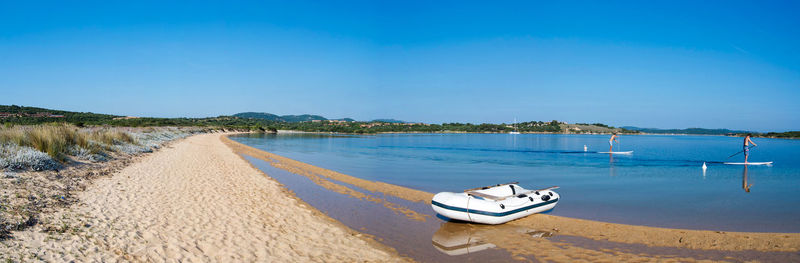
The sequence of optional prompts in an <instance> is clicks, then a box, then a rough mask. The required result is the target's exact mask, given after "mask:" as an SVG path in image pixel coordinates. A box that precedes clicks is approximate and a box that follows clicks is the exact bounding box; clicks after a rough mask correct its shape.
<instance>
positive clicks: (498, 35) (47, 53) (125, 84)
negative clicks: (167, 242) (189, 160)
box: [0, 1, 800, 131]
mask: <svg viewBox="0 0 800 263" xmlns="http://www.w3.org/2000/svg"><path fill="white" fill-rule="evenodd" d="M433 2H434V1H421V2H413V1H397V2H394V3H390V2H386V1H363V2H350V1H330V2H327V3H321V2H303V1H282V2H269V3H265V2H242V1H220V2H205V1H197V2H195V1H192V2H177V1H154V2H147V1H119V2H117V1H75V2H69V3H67V2H66V1H53V2H38V1H2V2H0V92H1V93H2V94H0V104H17V105H28V106H40V107H47V108H58V109H65V110H74V111H92V112H103V113H111V114H119V115H135V116H159V117H176V116H188V117H205V116H217V115H226V114H233V113H237V112H241V111H260V112H271V113H276V114H302V113H313V114H321V115H323V116H326V117H329V118H339V117H352V118H355V119H359V120H369V119H374V118H396V119H402V120H409V121H424V122H432V123H438V122H445V121H446V122H450V121H458V122H473V123H480V122H495V123H499V122H511V121H512V120H513V118H515V117H516V118H517V119H519V120H523V121H525V120H552V119H557V120H562V121H567V122H603V123H607V124H611V125H615V126H622V125H634V126H640V127H659V128H685V127H706V128H733V129H747V130H757V131H786V130H800V16H798V15H797V13H798V12H800V5H798V3H799V2H797V1H786V2H764V1H752V2H739V1H718V2H715V1H686V2H680V1H630V2H616V1H610V2H609V1H588V2H562V1H522V2H505V1H503V2H502V3H503V4H502V5H488V4H486V3H471V2H465V1H452V2H448V1H435V3H433Z"/></svg>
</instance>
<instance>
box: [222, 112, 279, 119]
mask: <svg viewBox="0 0 800 263" xmlns="http://www.w3.org/2000/svg"><path fill="white" fill-rule="evenodd" d="M233 117H239V118H246V119H262V120H268V121H283V119H281V116H278V115H275V114H272V113H266V112H242V113H236V114H234V115H233Z"/></svg>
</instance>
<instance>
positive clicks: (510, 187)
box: [431, 183, 559, 225]
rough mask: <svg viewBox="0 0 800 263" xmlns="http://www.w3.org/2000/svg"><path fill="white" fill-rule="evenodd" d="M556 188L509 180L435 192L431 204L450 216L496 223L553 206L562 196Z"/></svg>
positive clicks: (483, 222)
mask: <svg viewBox="0 0 800 263" xmlns="http://www.w3.org/2000/svg"><path fill="white" fill-rule="evenodd" d="M553 189H558V186H553V187H550V188H545V189H539V190H528V189H525V188H522V187H520V186H519V185H517V183H508V184H498V185H494V186H486V187H479V188H473V189H467V190H464V192H463V193H451V192H441V193H438V194H436V195H434V196H433V200H432V201H431V207H433V210H434V211H436V213H439V214H440V215H442V216H445V217H447V218H451V219H456V220H462V221H469V222H475V223H482V224H491V225H496V224H502V223H505V222H508V221H511V220H514V219H518V218H521V217H525V216H528V215H532V214H535V213H541V212H544V211H547V210H550V209H553V207H555V206H556V203H558V199H559V196H558V194H557V193H556V192H553V191H552V190H553Z"/></svg>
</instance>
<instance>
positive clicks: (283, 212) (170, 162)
mask: <svg viewBox="0 0 800 263" xmlns="http://www.w3.org/2000/svg"><path fill="white" fill-rule="evenodd" d="M220 137H221V135H220V134H205V135H196V136H192V137H189V138H187V139H184V140H182V141H180V142H177V143H175V144H173V145H172V146H171V147H168V148H167V149H164V150H161V151H158V152H156V153H153V154H151V155H149V156H146V157H144V158H142V159H141V160H140V161H139V162H136V163H134V164H132V165H130V166H128V167H126V168H124V169H123V170H121V171H120V172H118V173H116V174H114V175H113V176H112V177H110V178H104V179H100V180H98V181H96V182H95V183H94V184H93V185H92V186H91V187H89V188H88V189H87V190H86V191H85V192H82V193H81V194H80V195H79V199H80V201H79V203H78V204H77V205H75V206H73V207H71V208H70V209H68V210H66V211H62V212H60V213H57V214H56V215H54V218H53V219H51V220H49V223H46V224H42V225H41V226H38V227H36V228H33V229H30V230H27V231H23V232H16V233H14V236H15V238H14V239H10V240H6V241H4V242H2V245H0V258H4V259H12V260H29V259H34V260H45V261H70V260H77V261H102V262H109V261H184V260H188V261H192V262H194V261H198V262H199V261H223V262H229V261H280V262H286V261H291V262H306V261H324V262H331V261H337V262H341V261H345V262H360V261H381V262H385V261H403V260H405V259H403V258H399V257H398V256H397V254H396V253H395V252H394V251H393V250H392V249H391V248H388V247H385V246H383V245H380V244H379V243H377V242H375V241H374V240H372V239H371V238H369V237H367V236H364V235H361V234H359V233H358V232H355V231H353V230H351V229H349V228H346V227H344V226H343V225H341V224H340V223H338V222H335V221H334V220H332V219H330V218H329V217H327V216H325V215H324V214H322V213H320V212H318V211H316V210H315V209H313V208H311V207H309V206H308V205H306V204H305V203H303V202H302V201H299V200H298V199H297V198H295V197H294V196H293V195H292V194H291V193H290V192H288V191H286V190H285V189H284V188H283V187H282V186H280V184H278V183H277V182H275V181H274V180H272V179H270V178H268V177H266V176H264V174H263V173H262V172H260V171H259V170H257V169H255V168H253V167H252V166H251V165H249V163H247V161H245V160H243V159H242V158H241V157H239V156H238V155H236V154H235V153H234V152H233V151H232V150H231V149H230V148H228V147H225V145H224V144H223V143H222V142H221V141H220ZM54 222H57V223H54ZM48 224H49V226H50V227H53V225H54V224H62V228H61V229H62V230H63V231H61V232H63V233H60V234H59V233H53V232H52V231H51V232H49V233H45V232H41V229H42V228H43V227H46V225H48Z"/></svg>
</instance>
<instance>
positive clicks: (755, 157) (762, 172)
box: [231, 134, 800, 232]
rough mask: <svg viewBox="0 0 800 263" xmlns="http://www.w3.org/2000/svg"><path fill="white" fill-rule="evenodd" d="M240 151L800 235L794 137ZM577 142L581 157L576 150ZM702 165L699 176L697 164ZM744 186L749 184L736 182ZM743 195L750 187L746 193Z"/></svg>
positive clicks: (578, 213) (515, 140) (613, 212)
mask: <svg viewBox="0 0 800 263" xmlns="http://www.w3.org/2000/svg"><path fill="white" fill-rule="evenodd" d="M231 138H232V139H234V140H236V141H239V142H242V143H244V144H247V145H250V146H253V147H256V148H259V149H263V150H265V151H269V152H272V153H275V154H278V155H282V156H286V157H289V158H292V159H295V160H298V161H302V162H306V163H309V164H312V165H316V166H320V167H324V168H327V169H331V170H335V171H338V172H342V173H345V174H349V175H352V176H356V177H360V178H364V179H368V180H376V181H382V182H387V183H391V184H396V185H402V186H406V187H410V188H415V189H420V190H424V191H428V192H432V193H435V192H440V191H460V190H462V189H466V188H472V187H477V186H484V185H490V184H497V183H504V182H512V181H518V182H520V184H521V185H522V186H525V187H528V188H541V187H548V186H553V185H558V186H560V187H561V189H559V190H557V191H558V192H559V193H560V194H561V196H562V201H561V202H559V204H558V206H557V207H556V209H555V210H553V211H552V212H551V213H552V214H554V215H562V216H569V217H576V218H585V219H592V220H600V221H606V222H616V223H626V224H636V225H649V226H660V227H676V228H689V229H710V230H725V231H759V232H800V224H799V223H798V222H800V209H797V208H798V205H800V155H798V153H800V141H798V140H784V139H762V138H757V139H754V140H755V141H756V143H757V144H758V145H759V147H757V148H754V149H753V150H752V151H751V152H752V153H751V156H750V161H751V162H756V161H773V162H775V163H774V165H773V166H750V167H743V166H734V165H724V164H722V162H725V161H742V159H743V157H742V155H737V156H734V157H732V158H730V159H727V157H728V156H729V155H731V154H733V153H736V152H738V151H740V150H741V142H742V139H741V138H733V137H723V136H660V135H639V136H622V138H620V142H621V145H620V146H619V147H617V146H615V151H617V150H622V151H631V150H632V151H634V153H633V154H632V155H614V156H610V155H608V154H600V153H594V152H595V151H607V150H608V136H604V135H541V134H521V135H509V134H383V135H366V136H356V135H325V134H279V135H263V134H262V135H245V136H237V137H231ZM584 145H587V147H588V152H584V151H583V146H584ZM703 162H707V165H708V170H707V171H706V172H705V173H704V172H703V170H702V169H701V165H702V163H703ZM745 183H746V185H747V187H745ZM748 190H749V191H748Z"/></svg>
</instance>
